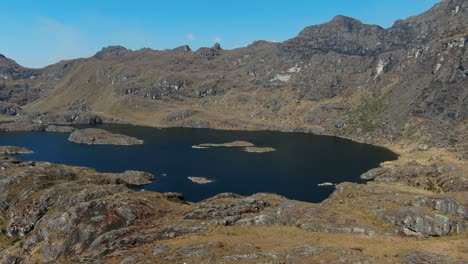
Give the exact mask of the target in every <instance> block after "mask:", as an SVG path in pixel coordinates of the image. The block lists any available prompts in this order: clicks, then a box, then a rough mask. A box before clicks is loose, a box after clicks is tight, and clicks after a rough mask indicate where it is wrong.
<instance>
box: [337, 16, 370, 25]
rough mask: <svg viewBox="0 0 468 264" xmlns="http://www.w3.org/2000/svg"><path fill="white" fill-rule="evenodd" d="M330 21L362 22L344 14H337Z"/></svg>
mask: <svg viewBox="0 0 468 264" xmlns="http://www.w3.org/2000/svg"><path fill="white" fill-rule="evenodd" d="M330 22H332V23H333V22H335V23H342V24H362V22H361V21H359V20H357V19H355V18H352V17H348V16H343V15H337V16H335V17H334V18H333V19H332V20H331V21H330Z"/></svg>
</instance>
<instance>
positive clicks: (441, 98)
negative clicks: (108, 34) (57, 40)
mask: <svg viewBox="0 0 468 264" xmlns="http://www.w3.org/2000/svg"><path fill="white" fill-rule="evenodd" d="M466 7H467V3H466V1H462V0H447V1H442V2H441V3H439V4H437V5H436V6H435V7H433V8H432V9H431V10H429V11H427V12H426V13H424V14H422V15H419V16H415V17H411V18H408V19H406V20H400V21H397V22H395V24H394V25H393V26H392V27H390V28H388V29H384V28H381V27H379V26H375V25H366V24H363V23H361V22H360V21H358V20H355V19H352V18H349V17H344V16H336V17H335V18H334V19H333V20H331V21H330V22H328V23H325V24H322V25H317V26H311V27H307V28H305V29H304V30H303V31H302V32H300V34H299V35H298V36H297V37H295V38H292V39H290V40H287V41H285V42H282V43H271V42H266V41H257V42H254V43H252V44H251V45H249V46H247V47H245V48H239V49H234V50H223V49H222V48H221V46H220V45H219V44H217V45H215V46H214V47H212V48H201V49H199V50H197V51H192V50H191V49H190V47H188V46H181V47H179V48H176V49H172V50H163V51H157V50H152V49H147V48H146V49H141V50H137V51H131V50H129V49H126V48H124V47H121V46H111V47H107V48H103V49H102V50H101V51H99V52H98V53H96V54H95V55H94V56H93V57H91V58H86V59H77V60H69V61H61V62H59V63H57V64H54V65H50V66H48V67H45V68H43V69H26V68H23V67H21V66H19V65H17V64H16V63H14V62H13V61H11V60H7V59H6V58H3V60H2V63H1V64H2V65H3V66H2V67H1V68H0V73H1V74H2V76H3V80H1V82H0V98H1V100H2V101H3V102H7V103H8V107H13V108H14V107H16V108H18V109H19V108H22V109H23V111H24V112H25V115H23V116H24V118H26V119H37V117H38V116H40V118H39V119H40V120H41V121H42V122H44V123H67V122H68V123H69V122H70V118H68V117H69V116H70V115H72V116H80V115H87V116H88V115H99V116H100V118H101V119H109V120H113V121H114V122H124V123H136V124H144V125H151V126H193V127H200V126H202V127H212V128H222V129H255V128H258V129H264V128H267V129H279V130H285V131H306V132H314V133H326V134H335V135H339V136H345V137H353V138H361V139H362V140H364V141H375V140H376V138H377V139H378V138H385V139H386V140H388V139H395V138H398V137H401V134H402V133H401V132H402V131H405V130H406V131H408V128H407V127H406V128H405V125H408V124H409V125H411V123H412V120H414V119H418V122H419V121H421V120H422V121H421V122H422V123H425V124H431V125H433V123H434V122H435V123H438V122H441V120H442V121H444V122H445V121H447V122H448V123H451V124H452V125H454V126H456V125H457V124H456V123H459V120H463V119H466V117H467V116H468V97H467V90H466V86H467V85H466V84H467V76H468V62H467V48H466V45H467V43H466V42H467V41H468V26H467V24H468V23H466V22H467V12H466ZM104 97H105V99H103V98H104ZM83 102H85V103H86V104H87V107H86V109H85V110H86V111H82V110H83V109H74V108H73V107H74V106H76V105H78V104H80V103H83ZM11 104H13V105H11ZM180 111H195V112H198V113H199V114H197V115H193V116H191V117H188V118H183V119H180V120H176V121H168V119H167V118H166V117H167V116H169V115H174V114H177V113H178V112H180ZM4 112H5V111H4ZM18 112H19V111H18ZM84 112H86V113H84ZM146 113H151V115H147V114H146ZM234 113H235V114H234ZM421 118H422V119H421ZM82 119H86V118H77V120H82ZM428 126H429V125H428ZM410 130H411V129H410ZM417 130H419V127H418V129H417ZM457 140H459V139H457Z"/></svg>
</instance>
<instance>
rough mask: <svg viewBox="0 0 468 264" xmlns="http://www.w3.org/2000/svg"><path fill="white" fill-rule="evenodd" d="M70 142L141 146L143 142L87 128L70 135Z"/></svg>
mask: <svg viewBox="0 0 468 264" xmlns="http://www.w3.org/2000/svg"><path fill="white" fill-rule="evenodd" d="M68 140H69V141H71V142H74V143H77V144H88V145H121V146H130V145H141V144H143V140H140V139H137V138H134V137H130V136H127V135H122V134H112V133H110V132H108V131H106V130H103V129H97V128H87V129H81V130H76V131H74V132H73V133H71V134H70V137H69V138H68Z"/></svg>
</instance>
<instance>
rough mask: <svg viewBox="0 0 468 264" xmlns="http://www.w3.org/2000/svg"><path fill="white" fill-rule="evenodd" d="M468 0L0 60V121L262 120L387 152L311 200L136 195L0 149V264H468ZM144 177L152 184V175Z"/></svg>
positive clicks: (124, 179) (120, 177)
mask: <svg viewBox="0 0 468 264" xmlns="http://www.w3.org/2000/svg"><path fill="white" fill-rule="evenodd" d="M467 6H468V2H467V1H466V0H444V1H442V2H440V3H439V4H437V5H436V6H434V7H433V8H432V9H430V10H428V11H427V12H425V13H423V14H421V15H418V16H414V17H410V18H408V19H405V20H400V21H397V22H395V24H394V25H393V26H392V27H390V28H388V29H384V28H381V27H379V26H375V25H366V24H363V23H361V22H360V21H358V20H355V19H352V18H348V17H343V16H337V17H335V18H334V19H333V20H331V21H330V22H328V23H325V24H322V25H317V26H311V27H307V28H305V29H304V30H303V31H302V32H301V33H300V34H299V35H298V36H297V37H294V38H292V39H290V40H288V41H285V42H282V43H271V42H266V41H258V42H254V43H252V44H251V45H249V46H247V47H245V48H240V49H235V50H223V49H222V47H221V46H220V45H215V46H213V47H212V48H201V49H199V50H196V51H192V50H191V49H190V47H188V46H182V47H179V48H176V49H172V50H164V51H156V50H151V49H141V50H137V51H131V50H128V49H126V48H124V47H120V46H113V47H107V48H104V49H103V50H102V51H100V52H98V53H96V55H95V56H93V57H91V58H84V59H76V60H69V61H61V62H58V63H57V64H54V65H50V66H48V67H45V68H43V69H28V68H24V67H22V66H20V65H18V64H16V63H15V62H14V61H13V60H11V59H8V58H6V57H5V56H3V55H2V56H0V121H1V122H2V123H1V124H0V130H2V131H19V130H34V131H61V132H72V131H73V130H74V129H73V128H71V127H65V128H64V127H61V126H57V125H58V124H66V125H69V124H91V125H95V124H101V123H110V122H115V123H130V124H139V125H148V126H158V127H171V126H185V127H195V128H202V127H203V128H207V127H208V128H216V129H243V130H260V129H273V130H281V131H300V132H307V133H316V134H328V135H336V136H340V137H346V138H351V139H354V140H357V141H361V142H368V143H373V144H378V145H381V146H385V147H388V148H390V149H391V150H393V151H395V152H396V153H398V154H399V155H400V158H399V159H398V160H396V161H392V162H386V163H384V164H381V166H380V167H379V168H376V169H374V170H371V171H369V172H367V173H365V174H364V175H362V178H364V179H367V180H369V182H368V183H367V184H353V183H342V184H339V185H338V186H336V191H335V192H334V193H333V195H332V196H331V197H330V198H328V199H327V200H325V201H323V202H322V203H319V204H311V203H303V202H299V201H291V200H288V199H286V198H284V197H279V196H277V195H274V194H256V195H253V196H251V197H239V196H237V195H235V194H219V195H218V196H215V197H213V198H210V199H208V200H205V201H203V202H200V203H188V202H184V201H183V196H182V195H181V194H175V193H166V194H160V193H152V192H144V191H143V192H137V193H136V192H133V191H131V190H130V189H129V188H128V186H138V185H141V184H145V183H148V181H149V180H150V179H151V177H150V175H147V174H145V173H141V172H127V173H123V174H106V173H99V172H96V171H94V170H92V169H89V168H77V167H69V166H64V165H55V164H49V163H44V162H26V161H20V160H17V159H15V158H14V157H12V156H10V155H12V154H15V153H26V152H27V150H24V149H20V148H12V147H2V149H1V150H0V155H1V161H0V164H1V165H0V166H1V168H0V169H1V170H0V259H1V261H3V262H5V263H47V262H62V263H75V262H78V261H81V262H85V263H93V262H95V263H99V262H102V263H107V262H108V263H165V262H167V263H174V262H176V263H184V262H186V263H234V262H236V263H320V262H322V263H333V262H335V263H467V262H466V261H467V260H468V251H467V248H468V237H467V232H466V229H467V226H468V223H467V221H468V215H467V212H468V209H467V208H468V178H467V173H468V162H467V157H468V122H467V121H468V51H467V47H468V13H467ZM155 180H157V179H155Z"/></svg>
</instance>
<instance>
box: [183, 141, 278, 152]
mask: <svg viewBox="0 0 468 264" xmlns="http://www.w3.org/2000/svg"><path fill="white" fill-rule="evenodd" d="M212 147H239V148H244V151H245V152H250V153H266V152H272V151H275V150H276V149H274V148H271V147H257V146H255V145H254V144H253V143H250V142H248V141H240V140H236V141H232V142H228V143H204V144H199V145H193V146H192V148H194V149H207V148H212Z"/></svg>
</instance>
